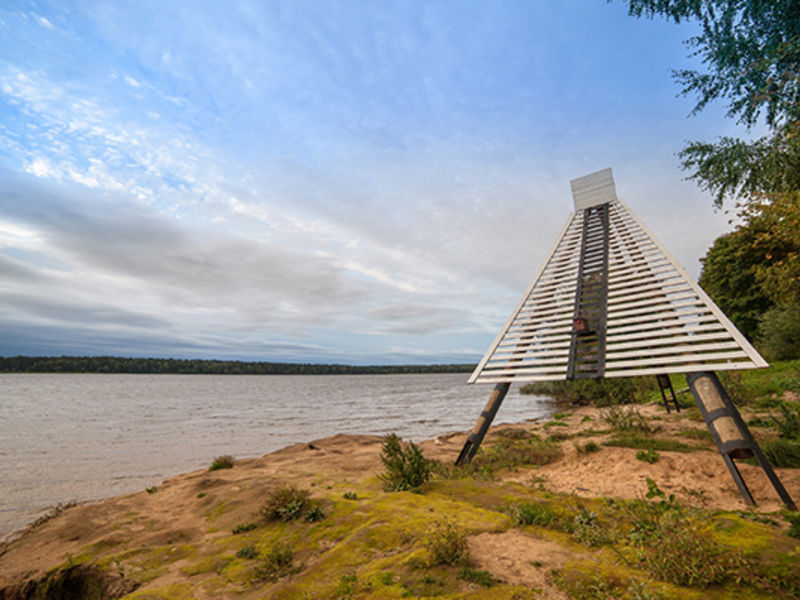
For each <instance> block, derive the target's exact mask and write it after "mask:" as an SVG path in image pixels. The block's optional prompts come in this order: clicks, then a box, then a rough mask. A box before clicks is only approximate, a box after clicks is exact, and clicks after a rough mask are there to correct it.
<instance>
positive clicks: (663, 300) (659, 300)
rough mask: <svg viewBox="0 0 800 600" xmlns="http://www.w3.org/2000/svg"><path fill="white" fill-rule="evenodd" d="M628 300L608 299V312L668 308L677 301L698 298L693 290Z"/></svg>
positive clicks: (695, 299) (677, 302)
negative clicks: (651, 307)
mask: <svg viewBox="0 0 800 600" xmlns="http://www.w3.org/2000/svg"><path fill="white" fill-rule="evenodd" d="M628 300H631V298H627V297H626V298H616V299H615V301H614V302H610V301H609V302H608V314H609V315H610V314H611V313H612V312H613V313H620V312H621V311H624V310H628V309H633V308H641V307H643V306H666V307H667V308H669V307H670V306H676V305H678V304H679V303H682V302H683V301H684V300H692V301H697V300H698V298H697V296H696V295H695V294H694V292H689V293H686V292H683V293H676V294H674V295H666V294H663V295H662V294H658V295H653V294H650V297H648V298H643V299H642V300H633V301H632V302H629V301H628Z"/></svg>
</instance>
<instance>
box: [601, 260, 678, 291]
mask: <svg viewBox="0 0 800 600" xmlns="http://www.w3.org/2000/svg"><path fill="white" fill-rule="evenodd" d="M673 277H675V272H674V271H673V270H672V269H670V267H669V265H663V266H661V267H659V268H657V269H650V271H649V272H646V276H643V275H642V274H641V273H637V274H634V275H625V276H624V277H619V276H618V277H615V278H614V279H613V281H609V282H608V289H609V291H611V290H617V289H620V288H624V287H629V286H631V285H637V284H638V283H647V282H650V281H653V282H655V281H662V280H664V279H672V278H673Z"/></svg>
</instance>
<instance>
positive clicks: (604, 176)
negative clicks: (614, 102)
mask: <svg viewBox="0 0 800 600" xmlns="http://www.w3.org/2000/svg"><path fill="white" fill-rule="evenodd" d="M571 183H572V194H573V197H574V200H575V212H574V213H573V214H572V216H571V217H570V218H569V220H568V221H567V223H566V225H565V226H564V228H563V230H562V231H561V234H560V235H559V237H558V240H557V241H556V243H555V245H554V247H553V249H552V251H551V252H550V255H549V256H548V257H547V259H546V260H545V263H544V265H543V266H542V268H541V270H540V271H539V273H538V274H537V275H536V277H535V278H534V279H533V282H532V283H531V285H530V287H529V288H528V290H527V291H526V292H525V294H524V295H523V297H522V299H521V300H520V302H519V304H518V305H517V308H516V309H515V310H514V312H513V313H512V314H511V317H510V318H509V319H508V321H507V322H506V325H505V327H503V329H502V330H501V332H500V334H499V335H498V336H497V338H496V339H495V341H494V343H493V344H492V345H491V347H490V348H489V350H488V351H487V352H486V354H485V355H484V357H483V359H482V360H481V362H480V363H479V364H478V367H477V368H476V369H475V371H474V372H473V373H472V376H471V377H470V379H469V383H498V382H511V381H547V380H563V379H593V378H597V377H629V376H632V375H660V374H664V373H687V372H695V371H708V370H709V369H715V370H721V369H749V368H755V367H766V366H767V363H766V361H764V359H763V358H761V356H760V355H759V354H758V352H756V350H755V349H754V348H753V347H752V346H751V345H750V343H749V342H748V341H747V340H746V339H745V337H744V336H743V335H742V334H741V333H739V331H738V330H737V329H736V327H734V325H733V324H732V323H731V322H730V321H729V320H728V318H727V317H726V316H725V315H724V314H723V313H722V311H721V310H720V309H719V308H718V307H717V305H716V304H714V302H713V301H712V300H711V299H710V298H709V297H708V296H707V295H706V293H705V292H704V291H703V290H702V289H701V288H700V287H699V286H698V285H697V284H696V283H695V282H694V280H693V279H692V278H691V277H690V276H689V275H688V274H687V273H686V271H685V270H684V269H683V268H682V267H681V266H680V265H679V264H678V263H677V262H676V261H675V259H674V258H673V257H672V255H671V254H670V253H669V252H668V251H667V249H666V248H664V246H662V245H661V243H660V242H659V241H658V240H657V239H656V238H655V236H654V235H653V234H652V233H650V231H649V230H648V229H647V227H645V225H644V224H643V223H642V222H641V221H640V220H639V219H638V217H637V216H636V215H635V214H634V212H633V211H632V210H631V209H630V207H629V206H628V205H627V204H625V203H624V202H623V201H622V200H620V199H619V198H617V195H616V191H615V186H614V180H613V178H612V175H611V169H605V170H603V171H599V172H597V173H593V174H591V175H587V176H586V177H581V178H580V179H575V180H573V181H572V182H571Z"/></svg>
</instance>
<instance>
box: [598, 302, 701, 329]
mask: <svg viewBox="0 0 800 600" xmlns="http://www.w3.org/2000/svg"><path fill="white" fill-rule="evenodd" d="M694 308H704V309H705V308H706V307H705V305H704V304H703V303H702V302H700V300H699V299H698V298H688V299H684V300H680V301H678V302H664V301H662V302H661V303H660V304H652V305H650V306H640V307H639V308H630V309H628V310H609V311H608V322H609V323H611V322H612V321H614V322H615V323H617V322H619V319H620V318H622V317H629V316H630V317H633V316H638V317H645V318H646V317H647V316H648V315H651V314H653V313H655V312H656V311H671V312H672V313H673V315H674V314H675V313H678V312H679V311H683V310H691V309H694Z"/></svg>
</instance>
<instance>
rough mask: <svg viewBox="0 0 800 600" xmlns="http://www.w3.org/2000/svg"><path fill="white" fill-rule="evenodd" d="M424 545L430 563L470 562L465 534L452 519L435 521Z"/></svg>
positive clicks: (453, 563)
mask: <svg viewBox="0 0 800 600" xmlns="http://www.w3.org/2000/svg"><path fill="white" fill-rule="evenodd" d="M425 545H426V547H427V548H428V555H429V556H430V561H431V564H432V565H451V566H454V565H468V564H469V562H470V556H469V548H468V546H467V534H466V532H465V531H464V529H463V527H461V526H459V525H457V524H456V522H455V521H453V520H452V519H443V520H441V521H436V522H435V523H434V524H433V527H432V528H431V530H430V532H429V533H428V535H427V537H426V539H425Z"/></svg>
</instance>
